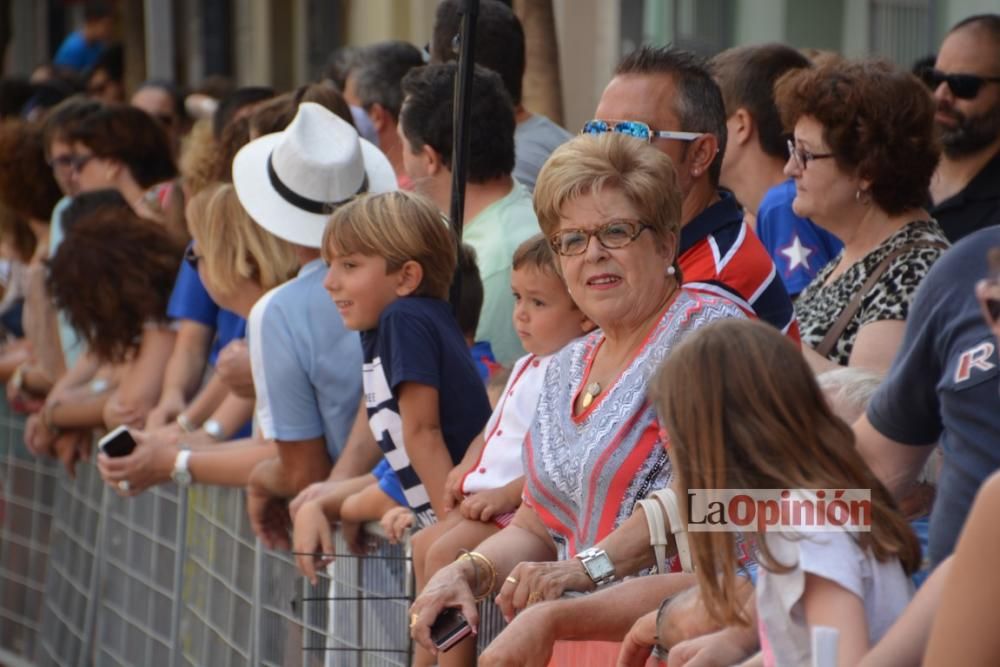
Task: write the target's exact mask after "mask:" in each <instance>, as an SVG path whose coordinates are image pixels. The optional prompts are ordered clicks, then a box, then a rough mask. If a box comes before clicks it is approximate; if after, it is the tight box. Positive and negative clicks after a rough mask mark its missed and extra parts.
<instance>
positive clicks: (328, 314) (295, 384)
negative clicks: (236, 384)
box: [247, 259, 362, 461]
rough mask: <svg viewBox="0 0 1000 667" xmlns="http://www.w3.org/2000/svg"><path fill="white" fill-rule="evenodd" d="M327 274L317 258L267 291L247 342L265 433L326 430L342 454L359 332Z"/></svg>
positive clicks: (285, 435) (356, 376) (308, 434)
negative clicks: (333, 295)
mask: <svg viewBox="0 0 1000 667" xmlns="http://www.w3.org/2000/svg"><path fill="white" fill-rule="evenodd" d="M324 275H325V271H324V270H323V261H322V260H320V259H316V260H313V261H312V262H309V263H308V264H306V265H305V266H304V267H302V270H301V271H300V272H299V275H298V276H297V277H296V278H295V279H294V280H291V281H289V282H287V283H285V284H284V285H281V286H279V287H276V288H274V289H273V290H271V291H270V292H268V293H267V294H265V295H264V296H263V297H262V298H261V299H260V300H259V301H258V302H257V303H256V304H255V305H254V307H253V310H251V311H250V317H249V319H248V325H247V343H248V345H249V346H250V364H251V367H252V369H253V381H254V387H255V389H256V391H257V408H256V409H257V424H258V426H259V428H260V431H261V434H262V435H263V436H264V437H265V438H267V439H270V440H282V441H291V440H308V439H311V438H318V437H323V438H324V439H325V440H326V449H327V452H329V454H330V458H331V459H332V460H334V461H336V459H337V457H338V456H339V455H340V453H341V451H342V450H343V448H344V443H345V442H346V441H347V436H348V434H349V433H350V431H351V427H352V426H353V424H354V418H355V417H356V416H357V413H358V406H359V405H360V403H361V365H362V355H361V338H360V336H359V335H358V333H357V332H354V331H349V330H348V329H347V328H345V327H344V322H343V320H341V318H340V313H338V312H337V308H336V306H334V304H333V301H332V300H331V299H330V295H329V294H328V293H327V291H326V290H325V289H324V288H323V278H324Z"/></svg>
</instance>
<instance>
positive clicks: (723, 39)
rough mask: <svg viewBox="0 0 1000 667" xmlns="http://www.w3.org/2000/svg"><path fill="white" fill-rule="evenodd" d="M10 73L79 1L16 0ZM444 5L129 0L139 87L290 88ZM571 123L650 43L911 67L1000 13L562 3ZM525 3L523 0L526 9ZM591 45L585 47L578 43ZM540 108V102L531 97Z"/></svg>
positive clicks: (129, 55) (28, 61) (399, 0)
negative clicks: (965, 28)
mask: <svg viewBox="0 0 1000 667" xmlns="http://www.w3.org/2000/svg"><path fill="white" fill-rule="evenodd" d="M5 4H6V5H7V7H8V8H9V14H10V16H9V19H8V21H9V25H10V27H11V30H10V33H11V36H12V39H11V43H10V45H9V46H8V49H7V56H6V59H5V64H6V73H7V74H28V73H30V71H31V70H32V69H33V68H34V67H35V66H36V65H38V64H41V63H42V62H44V61H46V60H47V59H48V58H50V57H51V54H52V53H53V52H54V51H55V49H56V48H57V47H58V45H59V42H60V41H61V39H62V37H63V36H64V35H65V34H68V33H69V32H70V31H71V30H73V29H74V28H75V27H76V25H77V24H78V23H79V19H80V15H81V13H82V11H81V8H80V3H79V2H72V1H71V0H6V2H5ZM436 4H437V1H436V0H119V11H120V16H119V25H120V28H121V34H122V38H123V39H122V41H123V42H124V44H125V52H126V79H127V83H128V84H129V85H131V86H134V85H136V84H137V83H138V82H140V81H142V80H144V79H146V78H164V79H172V80H174V81H177V82H179V83H182V84H196V83H197V82H198V81H200V80H201V79H203V78H204V77H205V76H207V75H210V74H223V75H227V76H231V77H233V78H234V80H235V81H236V82H237V83H239V84H270V85H274V86H276V87H278V88H281V89H286V88H291V87H293V86H296V85H299V84H301V83H304V82H306V81H309V80H312V79H314V78H316V77H318V76H320V75H321V74H322V72H323V70H324V68H325V66H326V62H327V58H328V56H329V54H330V52H331V51H333V49H335V48H337V47H338V46H342V45H363V44H368V43H371V42H375V41H379V40H384V39H405V40H408V41H410V42H412V43H414V44H416V45H417V46H421V47H422V46H423V45H424V44H426V43H427V42H428V41H429V40H430V36H431V28H432V25H433V18H434V8H435V6H436ZM552 4H553V9H554V14H555V17H556V31H557V35H558V41H559V55H560V67H561V70H560V73H561V77H562V92H563V100H564V107H565V124H566V126H567V127H568V128H569V129H571V130H573V129H576V128H578V127H580V125H581V124H582V123H583V121H584V120H586V119H587V118H589V117H590V114H591V113H592V112H593V109H594V108H595V106H596V104H597V100H598V99H599V98H600V94H601V91H602V90H603V88H604V85H605V84H606V83H607V81H608V80H609V79H610V77H611V73H612V71H613V69H614V66H615V64H616V63H617V61H618V59H619V58H620V57H621V55H622V54H624V53H627V52H628V51H630V50H631V49H633V48H634V47H635V46H637V45H638V44H640V43H644V42H648V43H658V44H663V43H667V42H672V43H674V44H677V45H679V46H682V47H685V48H688V49H691V50H694V51H697V52H699V53H702V54H704V55H712V54H714V53H717V52H718V51H720V50H722V49H725V48H728V47H730V46H735V45H740V44H754V43H762V42H771V41H776V42H783V43H786V44H790V45H791V46H794V47H797V48H816V49H824V50H831V51H837V52H839V53H842V54H844V55H845V56H849V57H860V56H869V55H875V56H881V57H886V58H888V59H890V60H893V61H894V62H896V63H898V64H900V65H902V66H904V67H910V66H911V65H912V63H913V62H914V61H916V60H917V59H919V58H921V57H924V56H926V55H929V54H931V53H933V52H934V50H935V49H936V47H937V44H938V43H939V42H940V40H941V39H942V37H943V35H944V34H945V32H946V31H947V29H948V27H949V26H951V25H952V24H954V23H956V22H958V21H959V20H961V19H962V18H965V17H966V16H969V15H972V14H977V13H982V12H991V11H992V12H996V11H998V10H1000V7H998V6H997V2H996V0H552ZM516 5H517V3H516V2H515V7H516ZM582 44H586V45H587V48H586V49H582V48H581V46H580V45H582ZM526 104H527V105H528V107H529V108H530V106H531V101H530V100H526Z"/></svg>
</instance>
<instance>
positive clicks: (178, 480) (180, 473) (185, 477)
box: [171, 470, 191, 486]
mask: <svg viewBox="0 0 1000 667" xmlns="http://www.w3.org/2000/svg"><path fill="white" fill-rule="evenodd" d="M171 477H173V479H174V484H177V485H178V486H187V485H188V484H190V483H191V473H190V472H188V471H187V470H175V471H174V474H173V475H171Z"/></svg>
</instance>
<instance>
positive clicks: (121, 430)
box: [97, 425, 135, 457]
mask: <svg viewBox="0 0 1000 667" xmlns="http://www.w3.org/2000/svg"><path fill="white" fill-rule="evenodd" d="M97 447H98V449H99V450H100V451H101V452H103V453H104V454H107V455H108V456H111V457H117V456H128V455H129V454H131V453H132V450H133V449H135V439H133V438H132V434H131V433H129V432H128V427H127V426H124V425H122V426H119V427H118V428H116V429H115V430H113V431H111V432H110V433H108V434H107V435H106V436H104V437H103V438H101V439H100V440H99V441H98V443H97Z"/></svg>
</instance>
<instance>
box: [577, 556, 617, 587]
mask: <svg viewBox="0 0 1000 667" xmlns="http://www.w3.org/2000/svg"><path fill="white" fill-rule="evenodd" d="M575 557H576V558H579V559H580V562H581V563H583V569H584V570H585V571H586V572H587V576H588V577H590V580H591V581H593V582H594V585H595V586H598V587H600V586H603V585H605V584H610V583H611V582H613V581H614V580H615V564H614V563H612V562H611V559H610V558H608V554H607V552H606V551H604V549H598V548H596V547H591V548H589V549H586V550H584V551H581V552H580V553H578V554H577V555H576V556H575Z"/></svg>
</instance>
